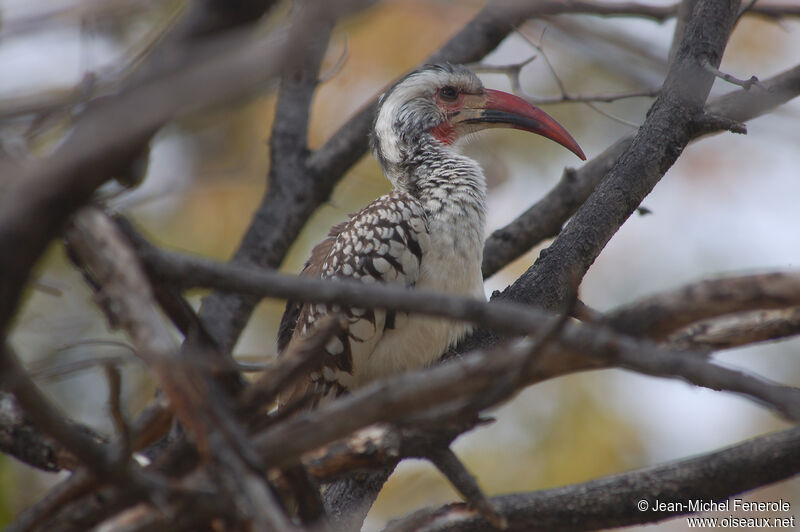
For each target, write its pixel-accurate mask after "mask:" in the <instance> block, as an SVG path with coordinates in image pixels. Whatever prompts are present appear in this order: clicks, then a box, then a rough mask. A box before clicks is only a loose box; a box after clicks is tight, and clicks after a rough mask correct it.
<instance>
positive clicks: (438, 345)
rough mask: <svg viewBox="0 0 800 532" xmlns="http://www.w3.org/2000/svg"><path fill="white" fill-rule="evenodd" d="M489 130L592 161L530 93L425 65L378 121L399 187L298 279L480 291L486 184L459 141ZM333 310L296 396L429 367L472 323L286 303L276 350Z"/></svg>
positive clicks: (383, 154)
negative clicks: (328, 332)
mask: <svg viewBox="0 0 800 532" xmlns="http://www.w3.org/2000/svg"><path fill="white" fill-rule="evenodd" d="M491 127H510V128H515V129H521V130H525V131H529V132H533V133H537V134H539V135H543V136H545V137H547V138H550V139H552V140H554V141H555V142H558V143H559V144H562V145H563V146H565V147H566V148H568V149H569V150H571V151H572V152H574V153H575V154H576V155H578V156H579V157H581V158H582V159H584V158H585V157H584V155H583V152H582V151H581V149H580V147H579V146H578V144H577V143H576V142H575V140H574V139H573V138H572V137H571V136H570V134H569V133H567V131H566V130H565V129H564V128H562V127H561V126H560V125H559V124H558V123H557V122H556V121H555V120H553V119H552V118H551V117H550V116H549V115H547V114H546V113H545V112H544V111H542V110H540V109H538V108H536V107H534V106H533V105H531V104H529V103H528V102H526V101H525V100H523V99H521V98H518V97H516V96H513V95H510V94H506V93H504V92H500V91H496V90H492V89H485V88H484V87H483V84H482V83H481V81H480V80H479V79H478V77H477V76H475V74H473V73H472V72H471V71H470V70H468V69H467V68H465V67H462V66H455V65H449V64H444V65H428V66H425V67H423V68H421V69H419V70H416V71H414V72H412V73H410V74H408V75H407V76H405V77H404V78H402V79H401V80H400V81H398V82H397V83H396V84H395V85H393V86H392V87H391V88H390V89H389V90H388V91H387V92H386V93H385V94H384V95H383V96H382V97H381V100H380V105H379V108H378V111H377V114H376V117H375V121H374V123H373V129H372V145H373V150H374V153H375V155H376V157H377V158H378V160H379V161H380V163H381V166H382V168H383V171H384V173H385V174H386V176H387V178H389V180H390V181H391V182H392V184H393V185H394V186H395V190H394V191H393V192H392V193H390V194H387V195H385V196H382V197H381V198H378V199H377V200H375V201H374V202H373V203H371V204H370V205H368V206H367V207H365V208H364V209H362V210H361V211H359V212H358V213H356V214H355V215H353V216H352V217H351V218H350V219H349V220H348V221H346V222H344V223H342V224H339V225H337V226H336V227H334V228H333V229H332V230H331V232H330V235H329V236H328V238H327V239H325V240H324V241H323V242H321V243H320V244H318V245H317V246H316V247H315V248H314V250H313V251H312V254H311V259H309V261H308V263H307V264H306V267H305V268H304V270H303V274H302V275H312V276H315V277H322V278H330V279H337V278H350V279H358V280H360V281H362V282H367V283H374V282H381V283H383V282H389V283H397V284H401V285H404V286H406V287H409V288H412V287H420V288H425V289H428V290H433V291H439V292H448V293H453V294H459V295H464V296H470V297H476V298H484V297H485V296H484V293H483V279H482V275H481V262H482V258H483V240H484V230H485V227H484V221H485V215H486V206H485V205H486V180H485V177H484V174H483V171H482V170H481V168H480V166H479V165H478V164H477V163H476V162H475V161H473V160H472V159H470V158H468V157H466V156H464V155H462V154H461V153H459V152H458V150H457V141H458V140H459V138H461V137H463V136H464V135H466V134H468V133H472V132H475V131H478V130H481V129H486V128H491ZM332 313H334V314H336V315H338V316H340V317H341V318H342V319H343V321H344V323H346V327H345V328H344V329H343V330H342V331H341V333H340V334H338V335H335V336H334V337H333V338H330V339H329V341H328V342H327V344H326V346H325V349H326V351H327V352H328V356H327V357H326V362H325V364H324V367H323V368H322V369H321V370H320V371H316V372H314V373H312V374H311V375H310V376H309V380H308V382H307V383H306V384H305V385H303V386H300V387H299V388H298V390H296V391H295V395H297V394H302V393H305V392H306V391H309V390H314V389H316V390H317V391H322V392H323V393H328V392H330V391H331V390H334V391H342V390H347V389H352V388H354V387H357V386H360V385H361V384H363V383H365V382H368V381H370V380H372V379H375V378H378V377H382V376H386V375H391V374H394V373H398V372H402V371H405V370H407V369H409V368H415V367H420V366H424V365H427V364H430V363H432V362H434V361H436V360H438V358H439V357H441V355H442V354H443V353H444V352H445V351H446V350H447V349H448V348H449V347H451V346H453V345H455V343H457V342H458V341H459V340H460V339H461V338H463V336H464V335H465V334H466V333H467V332H468V330H469V327H468V326H467V325H466V324H464V323H457V322H452V321H448V320H441V319H434V318H427V317H424V316H416V315H411V316H409V315H406V314H405V313H400V312H394V311H391V310H389V311H386V310H382V309H361V308H346V307H339V306H331V307H328V306H325V305H320V304H306V305H300V304H295V303H293V302H289V303H288V304H287V309H286V312H285V314H284V316H283V319H282V321H281V327H280V332H279V338H278V349H279V351H280V352H282V353H285V352H289V351H291V348H292V345H293V344H294V343H295V342H298V341H299V340H300V339H301V338H303V337H306V336H308V335H311V334H313V332H314V327H315V324H317V323H319V322H320V320H321V319H322V318H323V317H325V316H327V315H330V314H332ZM284 399H285V398H284Z"/></svg>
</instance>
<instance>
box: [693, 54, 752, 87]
mask: <svg viewBox="0 0 800 532" xmlns="http://www.w3.org/2000/svg"><path fill="white" fill-rule="evenodd" d="M701 65H702V66H703V68H704V69H706V70H707V71H709V72H711V73H712V74H714V76H716V77H718V78H719V79H722V80H725V81H727V82H728V83H730V84H732V85H738V86H739V87H741V88H743V89H744V90H746V91H749V90H750V87H752V86H753V85H755V86H756V87H758V88H759V89H766V88H765V87H764V85H762V83H761V82H760V81H759V80H758V78H757V77H755V76H750V78H749V79H739V78H737V77H735V76H732V75H731V74H728V73H727V72H723V71H721V70H720V69H718V68H717V67H715V66H714V65H712V64H711V62H709V60H708V58H704V59H703V60H702V62H701Z"/></svg>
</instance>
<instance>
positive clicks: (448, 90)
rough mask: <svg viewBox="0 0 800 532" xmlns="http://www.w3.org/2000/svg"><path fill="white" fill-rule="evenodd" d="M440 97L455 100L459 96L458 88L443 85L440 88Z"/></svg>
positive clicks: (450, 100)
mask: <svg viewBox="0 0 800 532" xmlns="http://www.w3.org/2000/svg"><path fill="white" fill-rule="evenodd" d="M439 98H441V99H442V100H444V101H446V102H454V101H456V99H457V98H458V90H456V88H455V87H451V86H450V85H447V86H445V87H442V88H441V89H439Z"/></svg>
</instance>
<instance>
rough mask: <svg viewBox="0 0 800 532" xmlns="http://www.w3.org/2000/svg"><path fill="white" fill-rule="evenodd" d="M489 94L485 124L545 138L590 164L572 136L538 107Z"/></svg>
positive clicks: (509, 96)
mask: <svg viewBox="0 0 800 532" xmlns="http://www.w3.org/2000/svg"><path fill="white" fill-rule="evenodd" d="M486 94H487V100H486V104H485V106H484V111H483V113H482V114H481V118H480V121H481V122H486V123H494V124H498V125H500V124H503V125H506V127H511V128H514V129H521V130H524V131H530V132H531V133H536V134H538V135H542V136H543V137H547V138H548V139H550V140H553V141H555V142H558V143H559V144H561V145H562V146H564V147H565V148H567V149H568V150H569V151H571V152H572V153H574V154H575V155H577V156H578V157H580V158H581V159H582V160H584V161H585V160H586V155H584V153H583V150H582V149H581V147H580V146H578V143H577V142H575V139H573V138H572V135H570V134H569V133H568V132H567V130H566V129H564V128H563V127H562V126H561V124H559V123H558V122H556V121H555V119H554V118H553V117H551V116H550V115H548V114H547V113H545V112H544V111H542V110H541V109H539V108H538V107H535V106H533V105H531V104H530V103H528V102H526V101H525V100H523V99H522V98H520V97H518V96H514V95H513V94H508V93H507V92H503V91H498V90H494V89H486Z"/></svg>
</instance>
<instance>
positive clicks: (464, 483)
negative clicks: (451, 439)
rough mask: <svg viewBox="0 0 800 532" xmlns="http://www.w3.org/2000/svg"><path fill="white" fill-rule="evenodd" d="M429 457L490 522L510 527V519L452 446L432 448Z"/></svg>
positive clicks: (496, 526)
mask: <svg viewBox="0 0 800 532" xmlns="http://www.w3.org/2000/svg"><path fill="white" fill-rule="evenodd" d="M427 458H428V459H429V460H430V461H431V463H432V464H433V465H435V466H436V469H438V470H439V471H441V472H442V474H443V475H444V476H445V477H447V480H449V481H450V484H452V485H453V487H454V488H456V489H457V490H458V492H459V493H461V495H462V496H463V497H464V500H466V502H467V504H469V505H470V506H472V507H473V508H475V509H476V510H477V511H478V512H479V513H480V514H481V516H482V517H483V518H484V519H486V521H487V522H488V523H490V524H491V525H492V526H494V527H495V528H497V529H499V530H505V529H507V528H508V519H506V518H505V517H503V516H502V515H501V514H500V513H499V512H498V511H497V509H496V508H495V507H494V506H493V505H492V503H491V502H490V501H489V499H488V498H487V497H486V495H485V494H484V493H483V490H481V488H480V486H479V485H478V481H477V480H475V477H473V476H472V474H471V473H470V472H469V471H468V470H467V468H466V466H464V464H463V463H462V462H461V460H459V459H458V456H456V454H455V453H454V452H453V451H452V450H451V449H450V447H444V448H441V449H436V450H432V451H431V452H430V453H429V454H428V456H427Z"/></svg>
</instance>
